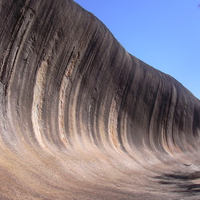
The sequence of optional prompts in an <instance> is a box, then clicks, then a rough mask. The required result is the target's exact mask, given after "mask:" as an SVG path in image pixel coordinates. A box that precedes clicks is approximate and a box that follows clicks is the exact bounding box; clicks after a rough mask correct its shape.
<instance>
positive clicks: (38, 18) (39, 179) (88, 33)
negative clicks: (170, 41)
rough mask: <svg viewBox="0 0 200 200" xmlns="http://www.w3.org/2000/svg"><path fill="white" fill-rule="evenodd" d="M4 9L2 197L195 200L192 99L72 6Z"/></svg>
mask: <svg viewBox="0 0 200 200" xmlns="http://www.w3.org/2000/svg"><path fill="white" fill-rule="evenodd" d="M0 7H1V9H0V21H1V26H0V63H1V64H0V152H1V154H0V199H2V200H21V199H30V200H35V199H44V200H53V199H57V200H66V199H70V200H72V199H83V200H86V199H129V200H130V199H145V200H146V199H199V198H200V195H199V192H200V179H199V178H200V172H199V170H200V166H199V154H198V152H199V135H200V101H199V100H198V99H197V98H195V97H194V96H193V95H192V94H191V93H190V92H189V91H188V90H187V89H186V88H184V87H183V86H182V85H181V84H180V83H179V82H177V81H176V80H175V79H173V78H172V77H170V76H168V75H166V74H164V73H162V72H160V71H158V70H156V69H154V68H152V67H150V66H148V65H147V64H145V63H144V62H142V61H141V60H139V59H137V58H136V57H134V56H132V55H130V54H129V53H127V52H126V50H125V49H124V48H123V47H122V46H121V45H120V44H119V43H118V42H117V40H116V39H115V38H114V37H113V35H112V34H111V33H110V32H109V30H108V29H107V28H106V27H105V26H104V25H103V24H102V23H101V22H100V21H99V20H98V19H97V18H96V17H95V16H94V15H93V14H91V13H89V12H87V11H85V10H84V9H83V8H81V7H80V6H79V5H77V4H76V3H75V2H74V1H72V0H57V1H53V0H37V1H36V0H19V1H16V0H1V1H0Z"/></svg>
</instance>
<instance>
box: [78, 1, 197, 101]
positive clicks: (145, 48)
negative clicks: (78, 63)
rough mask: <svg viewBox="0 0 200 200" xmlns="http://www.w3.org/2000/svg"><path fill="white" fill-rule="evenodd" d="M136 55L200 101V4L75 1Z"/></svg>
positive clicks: (182, 2)
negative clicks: (171, 77)
mask: <svg viewBox="0 0 200 200" xmlns="http://www.w3.org/2000/svg"><path fill="white" fill-rule="evenodd" d="M75 2H77V3H78V4H79V5H81V6H82V7H83V8H85V9H86V10H88V11H90V12H92V13H93V14H94V15H95V16H96V17H98V18H99V19H100V20H101V21H102V22H103V23H104V24H105V25H106V26H107V27H108V29H109V30H110V31H111V32H112V34H113V35H114V36H115V38H116V39H117V40H118V41H119V42H120V43H121V44H122V46H124V48H125V49H126V50H127V51H128V52H129V53H130V54H132V55H134V56H136V57H137V58H139V59H141V60H143V61H144V62H146V63H147V64H149V65H151V66H153V67H154V68H156V69H158V70H160V71H162V72H164V73H167V74H169V75H171V76H173V77H174V78H175V79H177V80H178V81H179V82H181V83H182V84H183V85H184V86H185V87H186V88H187V89H189V90H190V91H191V92H192V93H193V94H194V95H195V96H196V97H197V98H199V99H200V6H199V5H200V0H75Z"/></svg>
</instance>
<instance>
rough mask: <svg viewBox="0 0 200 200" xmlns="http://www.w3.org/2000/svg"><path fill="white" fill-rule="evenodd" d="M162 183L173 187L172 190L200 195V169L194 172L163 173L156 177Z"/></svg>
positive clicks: (189, 194)
mask: <svg viewBox="0 0 200 200" xmlns="http://www.w3.org/2000/svg"><path fill="white" fill-rule="evenodd" d="M154 178H155V179H157V181H158V183H159V184H161V185H166V187H167V186H168V187H170V188H172V192H175V193H182V194H183V193H184V194H185V195H188V196H193V195H200V171H199V172H194V173H180V172H175V173H172V174H163V175H162V176H156V177H154Z"/></svg>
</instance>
